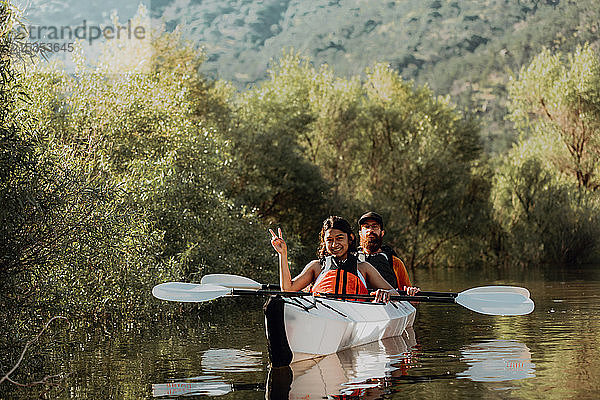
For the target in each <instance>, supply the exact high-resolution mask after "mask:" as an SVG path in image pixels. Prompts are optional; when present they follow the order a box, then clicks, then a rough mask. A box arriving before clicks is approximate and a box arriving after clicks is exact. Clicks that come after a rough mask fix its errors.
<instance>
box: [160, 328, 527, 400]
mask: <svg viewBox="0 0 600 400" xmlns="http://www.w3.org/2000/svg"><path fill="white" fill-rule="evenodd" d="M459 353H460V357H449V358H448V360H447V361H446V364H447V363H454V364H455V365H454V366H453V368H455V369H457V370H458V371H460V372H458V373H450V372H448V371H444V372H441V371H440V372H439V373H435V370H436V368H435V365H437V364H438V361H439V360H438V361H433V362H432V361H427V358H426V357H423V360H422V359H421V357H420V353H419V345H418V343H417V340H416V337H415V334H414V331H412V329H411V330H409V331H407V332H405V333H404V335H403V336H401V337H395V338H389V339H385V340H383V341H379V342H374V343H370V344H366V345H363V346H358V347H355V348H352V349H348V350H345V351H342V352H339V353H336V354H330V355H328V356H325V357H320V358H315V359H311V360H303V361H300V362H295V363H293V364H292V365H291V366H290V367H286V368H269V369H268V374H267V379H266V381H267V382H266V384H263V383H260V382H259V383H236V382H230V381H227V380H226V379H225V378H224V377H223V376H221V375H218V374H219V373H224V372H231V371H235V370H237V371H239V372H242V371H244V370H252V369H254V368H261V359H260V356H259V355H258V354H256V353H254V352H248V351H239V350H233V349H211V350H207V351H206V352H205V353H204V354H203V355H202V372H203V373H211V374H210V375H209V374H206V375H202V376H199V377H193V378H188V379H182V380H176V381H171V382H167V383H156V384H153V385H152V393H153V396H154V397H164V398H172V397H178V396H221V395H225V394H228V393H231V392H235V391H238V392H239V391H257V390H258V391H262V390H264V391H265V398H266V399H269V400H275V399H322V398H332V397H333V398H355V397H357V398H358V397H360V398H365V399H378V398H382V396H385V395H389V394H391V393H394V392H397V391H398V390H399V389H400V388H401V387H402V385H406V384H418V383H425V382H432V381H441V380H453V379H470V380H472V381H475V382H504V381H514V380H519V379H525V378H530V377H533V376H535V365H534V364H533V363H532V362H531V352H530V350H529V348H528V347H527V346H526V345H525V344H523V343H520V342H518V341H514V340H490V341H484V342H480V343H474V344H472V345H469V346H465V347H464V348H462V349H460V352H459ZM424 363H425V364H428V363H429V364H431V365H424ZM411 370H413V371H414V373H411V372H412V371H411Z"/></svg>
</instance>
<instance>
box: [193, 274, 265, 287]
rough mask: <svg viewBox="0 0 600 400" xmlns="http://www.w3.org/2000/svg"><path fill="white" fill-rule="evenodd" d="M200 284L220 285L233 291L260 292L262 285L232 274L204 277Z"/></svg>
mask: <svg viewBox="0 0 600 400" xmlns="http://www.w3.org/2000/svg"><path fill="white" fill-rule="evenodd" d="M200 283H205V284H211V285H219V286H224V287H228V288H233V289H250V290H260V289H262V285H261V284H260V283H258V282H256V281H254V280H252V279H250V278H246V277H245V276H239V275H230V274H209V275H205V276H203V277H202V279H201V280H200Z"/></svg>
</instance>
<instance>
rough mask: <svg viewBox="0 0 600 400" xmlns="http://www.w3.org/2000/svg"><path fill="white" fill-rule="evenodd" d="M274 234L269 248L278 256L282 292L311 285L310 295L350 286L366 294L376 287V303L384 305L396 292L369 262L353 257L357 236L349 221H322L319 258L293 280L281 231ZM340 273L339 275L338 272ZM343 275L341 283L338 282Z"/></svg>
mask: <svg viewBox="0 0 600 400" xmlns="http://www.w3.org/2000/svg"><path fill="white" fill-rule="evenodd" d="M277 231H278V234H277V235H276V234H275V232H273V230H272V229H269V232H271V245H272V246H273V248H274V249H275V251H277V253H278V254H279V284H280V285H281V289H282V290H284V291H288V292H297V291H300V290H302V289H304V288H305V287H307V286H309V285H311V284H313V288H312V291H313V292H334V290H335V293H341V292H340V291H338V289H340V287H342V286H343V287H344V289H346V288H347V287H350V288H351V290H352V291H353V292H354V293H368V291H367V284H368V285H369V287H373V288H378V289H377V291H376V292H374V293H371V294H374V295H375V300H374V301H375V302H387V301H389V299H390V295H397V294H398V292H396V290H395V289H394V288H392V286H391V285H390V284H389V283H388V282H387V281H386V280H385V279H383V277H382V276H381V274H379V272H378V271H377V270H376V269H375V267H373V266H372V265H371V264H369V263H368V262H360V261H358V259H357V258H356V256H355V255H354V254H353V252H355V251H356V237H355V236H354V234H353V233H352V228H351V226H350V224H349V223H348V221H346V220H345V219H343V218H340V217H337V216H331V217H329V218H327V219H326V220H325V221H323V228H322V229H321V233H320V235H319V238H320V244H319V251H318V255H319V259H318V260H313V261H311V262H309V263H308V264H307V265H306V267H304V270H303V271H302V272H301V273H300V274H299V275H298V276H297V277H295V278H294V279H292V277H291V274H290V269H289V266H288V258H287V244H286V243H285V241H284V240H283V235H282V233H281V228H278V229H277ZM338 271H339V272H338ZM340 272H342V273H343V276H344V278H343V279H344V281H343V284H342V282H341V280H340V276H342V275H340Z"/></svg>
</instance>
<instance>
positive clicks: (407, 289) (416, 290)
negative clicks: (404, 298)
mask: <svg viewBox="0 0 600 400" xmlns="http://www.w3.org/2000/svg"><path fill="white" fill-rule="evenodd" d="M402 290H404V291H405V292H406V294H407V295H409V296H414V295H416V294H417V293H419V292H420V291H421V289H419V288H418V287H414V286H404V288H403V289H402Z"/></svg>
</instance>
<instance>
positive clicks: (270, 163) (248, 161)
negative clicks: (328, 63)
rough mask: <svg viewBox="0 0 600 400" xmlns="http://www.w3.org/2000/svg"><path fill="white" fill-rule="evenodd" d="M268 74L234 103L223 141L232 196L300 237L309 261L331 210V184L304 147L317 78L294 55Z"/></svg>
mask: <svg viewBox="0 0 600 400" xmlns="http://www.w3.org/2000/svg"><path fill="white" fill-rule="evenodd" d="M270 74H271V78H270V80H269V81H266V82H264V83H263V84H261V85H260V86H258V87H256V88H254V89H252V90H249V91H247V92H245V93H242V94H241V95H240V96H239V98H238V102H237V104H238V108H237V110H236V119H235V120H234V122H233V125H232V129H231V130H230V131H229V132H228V134H227V136H226V138H227V139H228V140H230V141H231V155H232V158H233V162H232V164H231V168H232V169H231V176H232V184H231V187H230V193H231V194H232V196H233V197H234V198H236V199H237V200H238V201H240V202H241V203H243V204H247V205H249V206H251V207H254V208H255V209H256V212H257V214H258V215H259V216H260V217H261V218H262V220H263V221H265V222H267V223H275V224H281V225H282V226H283V227H284V230H286V229H287V231H288V232H292V233H293V234H294V235H299V237H300V240H301V244H304V246H305V247H304V248H303V252H304V257H308V256H309V254H314V251H315V249H316V245H317V243H316V241H315V239H316V237H317V234H316V232H317V231H318V230H319V229H320V224H321V222H322V220H323V219H324V218H325V216H326V214H327V213H328V212H329V211H330V210H333V209H334V208H335V207H332V206H330V205H328V204H327V203H328V199H329V193H330V185H329V183H328V182H327V181H326V180H325V179H324V178H323V176H322V174H321V171H320V170H319V168H318V166H317V165H315V164H314V163H313V162H311V160H310V159H309V158H308V157H307V154H306V151H305V148H304V146H302V143H303V140H304V138H305V137H306V136H307V134H308V132H309V130H310V127H311V124H312V123H313V121H314V120H315V115H314V113H313V112H312V110H311V108H310V99H309V97H310V92H311V89H312V78H313V77H314V75H315V74H314V71H313V70H312V67H311V66H310V65H309V63H308V62H307V61H306V60H301V59H300V58H298V57H297V56H295V55H293V54H290V55H287V56H284V57H283V58H282V59H281V60H280V61H279V63H276V64H275V65H274V67H273V69H272V70H271V71H270ZM338 210H339V208H338Z"/></svg>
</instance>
